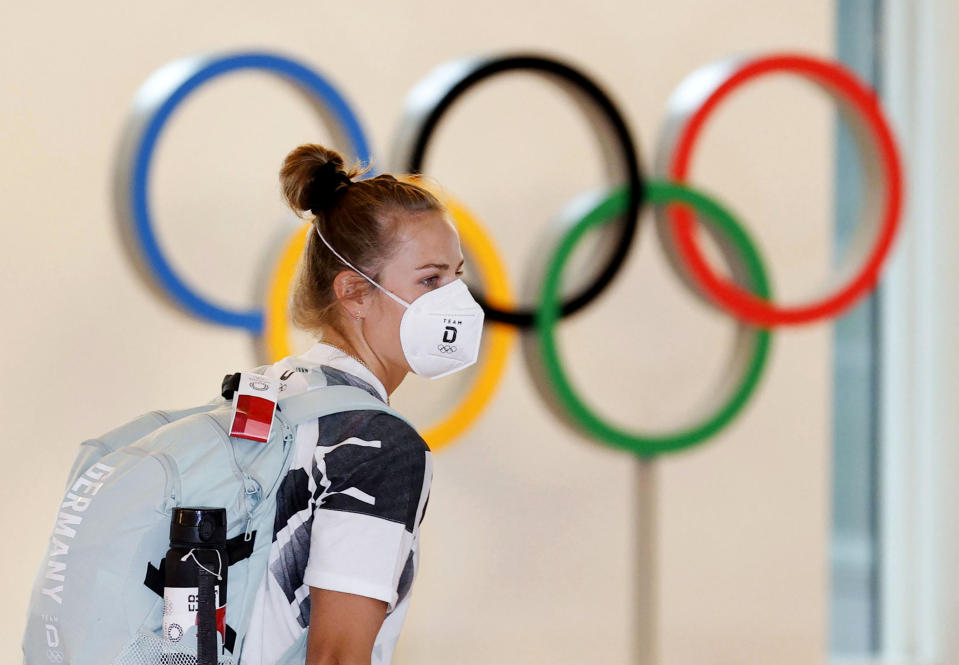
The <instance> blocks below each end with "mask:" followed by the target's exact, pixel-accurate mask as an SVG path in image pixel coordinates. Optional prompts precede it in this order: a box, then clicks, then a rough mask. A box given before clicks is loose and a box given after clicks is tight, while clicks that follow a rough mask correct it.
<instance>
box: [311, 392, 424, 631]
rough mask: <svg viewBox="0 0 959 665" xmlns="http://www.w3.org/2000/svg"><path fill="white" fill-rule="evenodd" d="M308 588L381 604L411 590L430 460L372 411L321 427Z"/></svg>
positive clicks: (337, 417)
mask: <svg viewBox="0 0 959 665" xmlns="http://www.w3.org/2000/svg"><path fill="white" fill-rule="evenodd" d="M312 472H313V477H314V480H315V481H316V490H315V495H314V499H315V508H314V511H313V524H312V526H311V530H310V549H309V551H310V554H309V558H308V561H307V565H306V570H305V573H304V578H303V579H304V582H305V583H306V584H308V585H309V586H313V587H320V588H324V589H332V590H334V591H344V592H347V593H355V594H359V595H362V596H369V597H372V598H379V599H381V600H384V601H386V603H387V612H392V611H393V609H394V608H395V607H396V605H397V604H398V603H399V602H400V601H401V600H402V598H403V597H404V596H405V594H406V592H408V590H409V587H410V585H411V584H412V575H413V572H414V570H413V568H414V552H413V551H412V550H413V546H414V536H415V535H416V534H417V532H418V529H419V525H420V522H421V521H422V519H423V516H424V515H425V510H426V503H427V499H428V496H429V490H430V484H431V481H432V455H431V453H430V450H429V447H428V446H427V445H426V443H425V442H424V441H423V439H422V438H421V437H420V436H419V434H418V433H417V432H416V430H414V429H413V428H412V427H410V426H409V425H408V424H407V423H405V422H404V421H402V420H400V419H398V418H396V417H395V416H393V415H391V414H388V413H383V412H378V411H375V412H374V411H351V412H345V413H338V414H331V415H329V416H325V417H324V418H322V419H321V420H320V428H319V439H318V441H317V447H316V450H315V453H314V459H313V470H312Z"/></svg>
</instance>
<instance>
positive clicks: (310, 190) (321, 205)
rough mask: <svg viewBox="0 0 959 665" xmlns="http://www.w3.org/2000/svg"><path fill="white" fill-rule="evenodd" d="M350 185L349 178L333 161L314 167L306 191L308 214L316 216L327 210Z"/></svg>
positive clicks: (351, 182)
mask: <svg viewBox="0 0 959 665" xmlns="http://www.w3.org/2000/svg"><path fill="white" fill-rule="evenodd" d="M352 184H353V181H352V180H351V179H350V176H349V175H347V174H346V172H344V171H343V170H342V169H341V168H340V167H339V165H337V164H336V163H335V162H333V161H329V162H326V163H324V164H321V165H320V166H318V167H316V168H315V169H314V170H313V177H312V178H310V182H309V184H308V185H307V191H306V196H307V201H308V203H309V206H310V212H312V213H313V214H314V215H318V214H319V213H320V212H322V211H323V210H327V209H329V208H330V206H332V205H333V203H335V202H336V200H337V199H338V198H339V197H340V196H341V195H342V194H343V193H344V192H345V191H346V189H347V188H348V187H349V186H350V185H352Z"/></svg>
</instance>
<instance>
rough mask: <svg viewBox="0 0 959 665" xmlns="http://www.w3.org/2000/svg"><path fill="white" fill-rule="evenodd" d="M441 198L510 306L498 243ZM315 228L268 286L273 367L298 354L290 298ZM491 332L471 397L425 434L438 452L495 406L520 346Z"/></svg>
mask: <svg viewBox="0 0 959 665" xmlns="http://www.w3.org/2000/svg"><path fill="white" fill-rule="evenodd" d="M418 184H420V185H421V186H422V185H423V183H418ZM434 193H437V192H434ZM438 194H439V195H440V196H441V198H442V199H443V202H444V203H445V204H446V207H447V208H448V209H449V211H450V215H451V216H452V217H453V220H454V222H455V223H456V226H457V229H458V230H459V233H460V240H461V241H462V242H463V243H464V245H465V246H466V250H467V252H468V253H469V255H470V257H471V258H472V259H473V261H474V262H475V264H476V267H477V273H478V274H479V280H480V286H481V288H482V290H483V294H484V295H485V296H486V297H487V299H488V300H489V302H490V303H491V304H493V305H495V306H497V307H504V308H505V307H510V306H511V305H512V304H513V295H512V292H511V290H510V287H509V283H508V282H507V280H506V267H505V265H504V264H503V261H502V260H501V259H500V256H499V252H498V251H497V250H496V246H495V245H494V244H493V241H492V240H491V239H490V237H489V235H488V234H487V233H486V232H485V231H484V230H483V227H482V226H481V225H480V223H479V221H478V220H477V219H476V218H475V217H474V216H473V214H472V213H471V212H469V211H468V210H467V209H466V208H464V207H463V206H462V205H461V204H459V203H458V202H456V201H455V200H453V199H452V198H451V197H450V196H449V195H448V194H445V193H438ZM310 228H311V225H310V224H309V223H307V224H304V225H303V226H301V227H300V228H299V229H297V230H296V231H294V232H293V233H292V234H291V235H290V238H289V240H287V242H286V244H285V245H284V247H283V250H282V252H281V253H280V257H279V260H278V261H277V263H276V265H275V266H274V268H273V271H272V273H271V274H270V278H269V281H268V283H267V292H266V306H265V314H266V316H265V317H264V321H263V342H264V348H265V350H266V353H267V356H268V362H271V363H272V362H276V361H277V360H280V359H281V358H285V357H287V356H289V355H292V353H293V351H292V347H291V345H290V326H289V317H288V314H287V312H288V308H289V294H290V287H291V286H292V283H293V277H294V275H295V274H296V268H297V265H298V264H299V261H300V257H302V256H303V250H304V247H305V245H306V237H307V233H308V232H309V230H310ZM486 332H487V335H488V340H487V343H486V344H485V347H486V348H485V350H484V352H483V355H482V357H481V358H480V359H479V365H480V371H479V374H478V375H477V377H476V379H475V380H474V382H473V384H472V387H471V388H470V390H469V392H468V393H467V394H466V396H465V397H464V398H463V399H462V401H460V402H459V404H458V405H457V406H456V407H455V408H454V409H453V411H452V412H451V413H450V414H449V415H447V416H446V417H445V418H443V419H442V420H441V421H440V422H438V423H436V424H435V425H431V426H429V427H428V428H427V429H426V431H425V433H424V434H423V438H424V439H425V440H426V442H427V444H428V445H429V447H430V449H432V450H439V449H440V448H443V447H445V446H447V445H449V444H450V443H452V442H453V440H454V439H456V438H457V437H458V436H459V435H461V434H462V433H463V432H465V431H466V430H467V429H468V428H469V427H470V426H471V425H472V424H473V422H474V421H475V420H476V419H477V418H478V417H479V415H480V413H482V412H483V409H485V408H486V405H487V404H489V401H490V399H491V398H492V397H493V393H494V392H495V391H496V386H497V385H498V384H499V382H500V380H501V379H502V377H503V372H504V371H505V369H506V360H507V358H508V357H509V353H510V350H511V348H512V345H513V344H514V343H515V341H516V335H517V333H516V330H515V329H514V328H513V327H512V326H508V325H505V324H502V323H497V322H490V323H488V324H487V325H486Z"/></svg>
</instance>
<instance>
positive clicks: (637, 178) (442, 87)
mask: <svg viewBox="0 0 959 665" xmlns="http://www.w3.org/2000/svg"><path fill="white" fill-rule="evenodd" d="M511 71H530V72H535V73H540V74H545V75H547V78H553V79H554V82H556V81H555V79H559V81H558V82H559V84H560V87H562V88H563V89H564V90H565V91H566V92H567V93H569V94H571V95H573V96H574V99H576V100H577V101H578V102H580V103H582V102H586V103H585V104H583V108H584V110H585V111H587V112H589V111H595V112H598V114H599V118H600V119H601V120H602V126H600V125H599V124H598V123H597V122H596V119H594V122H593V128H594V129H595V130H596V131H601V130H603V129H606V130H611V136H610V138H611V139H612V141H611V142H609V141H602V144H603V147H604V148H605V149H607V150H612V149H613V147H614V146H615V152H616V153H618V155H619V159H616V158H615V156H611V159H610V160H608V161H610V162H611V164H610V165H613V164H615V162H617V161H618V162H620V164H619V166H621V168H622V170H623V171H625V176H626V177H625V179H626V184H627V185H628V202H627V206H626V214H625V216H624V218H623V221H624V222H625V223H623V224H621V229H622V230H621V232H620V235H619V237H618V238H617V241H616V246H615V249H614V250H613V252H612V255H611V256H610V260H609V263H608V264H607V265H606V267H605V268H603V270H602V272H600V273H599V275H598V276H597V277H596V278H595V279H594V280H593V281H592V283H590V284H589V285H588V286H586V287H585V288H584V289H583V290H582V292H581V293H578V294H575V295H574V296H573V297H572V298H570V299H569V300H568V301H565V302H563V304H562V307H561V309H560V312H561V316H564V317H565V316H567V315H569V314H572V313H574V312H576V311H578V310H579V309H581V308H583V307H585V306H586V305H587V304H588V303H589V302H590V301H591V300H592V299H593V298H595V297H596V296H597V295H599V293H600V292H601V291H602V290H603V289H605V288H606V286H607V285H609V283H610V282H611V281H612V279H613V277H614V276H615V275H616V273H617V271H618V270H619V269H620V267H621V266H622V264H623V262H624V260H625V259H626V255H627V254H628V253H629V249H630V246H631V244H632V241H633V237H634V236H635V234H636V228H637V226H638V223H639V212H640V209H641V207H642V206H643V203H644V201H645V178H644V177H643V174H642V171H641V169H640V166H639V158H638V156H637V153H636V146H635V144H634V142H633V138H632V135H631V134H630V131H629V128H628V126H627V125H626V121H625V119H624V118H623V116H622V114H621V113H620V112H619V110H618V109H617V108H616V105H615V104H614V103H613V101H612V99H611V98H610V97H609V95H607V94H606V93H605V92H604V91H603V90H602V89H601V88H600V87H599V86H598V85H597V84H596V83H594V82H593V81H592V80H591V79H589V78H588V77H587V76H586V75H585V74H583V73H582V72H579V71H578V70H576V69H573V68H572V67H570V66H569V65H566V64H564V63H562V62H559V61H557V60H555V59H552V58H548V57H544V56H538V55H524V54H517V55H506V56H487V57H477V58H467V59H464V60H459V61H455V62H451V63H447V64H446V65H443V66H441V67H440V68H438V69H436V70H434V71H433V72H431V73H430V74H428V75H427V77H426V78H425V79H423V80H422V81H420V83H419V84H417V85H416V86H415V87H414V88H413V91H412V92H411V93H410V95H409V97H408V98H407V110H406V113H405V114H404V119H403V122H402V126H401V127H400V131H399V133H398V137H399V138H398V142H397V148H396V151H395V153H394V161H393V164H394V165H395V166H396V167H398V168H395V170H399V171H405V172H408V173H421V169H422V166H423V162H424V159H425V156H426V146H427V143H428V142H429V140H430V137H431V136H432V135H433V132H434V130H435V129H436V127H437V126H438V125H439V122H440V120H441V119H442V117H443V114H444V113H445V112H446V111H447V110H448V109H449V108H450V106H452V105H453V102H455V101H456V100H457V99H458V98H459V97H460V96H462V95H463V94H464V93H465V92H466V91H467V90H469V89H470V88H471V87H473V86H474V85H476V84H478V83H480V82H481V81H484V80H485V79H488V78H491V77H493V76H495V75H496V74H501V73H503V72H511ZM610 143H612V144H614V146H613V145H610ZM614 184H615V183H614ZM475 298H476V301H477V302H478V303H479V304H480V305H481V306H482V307H483V311H484V312H485V314H486V317H487V318H488V319H490V320H493V321H499V322H501V323H507V324H510V325H514V326H517V327H519V328H530V327H532V326H533V322H534V319H535V309H513V310H504V309H499V308H496V307H493V306H492V305H490V304H489V303H487V302H486V301H485V299H484V298H483V297H482V294H475Z"/></svg>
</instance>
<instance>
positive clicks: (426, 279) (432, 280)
mask: <svg viewBox="0 0 959 665" xmlns="http://www.w3.org/2000/svg"><path fill="white" fill-rule="evenodd" d="M456 274H457V275H462V274H463V271H462V270H457V271H456ZM439 278H440V276H439V275H430V276H429V277H424V278H423V279H421V280H420V283H421V284H423V285H424V286H430V285H432V284H435V283H436V280H438V279H439Z"/></svg>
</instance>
